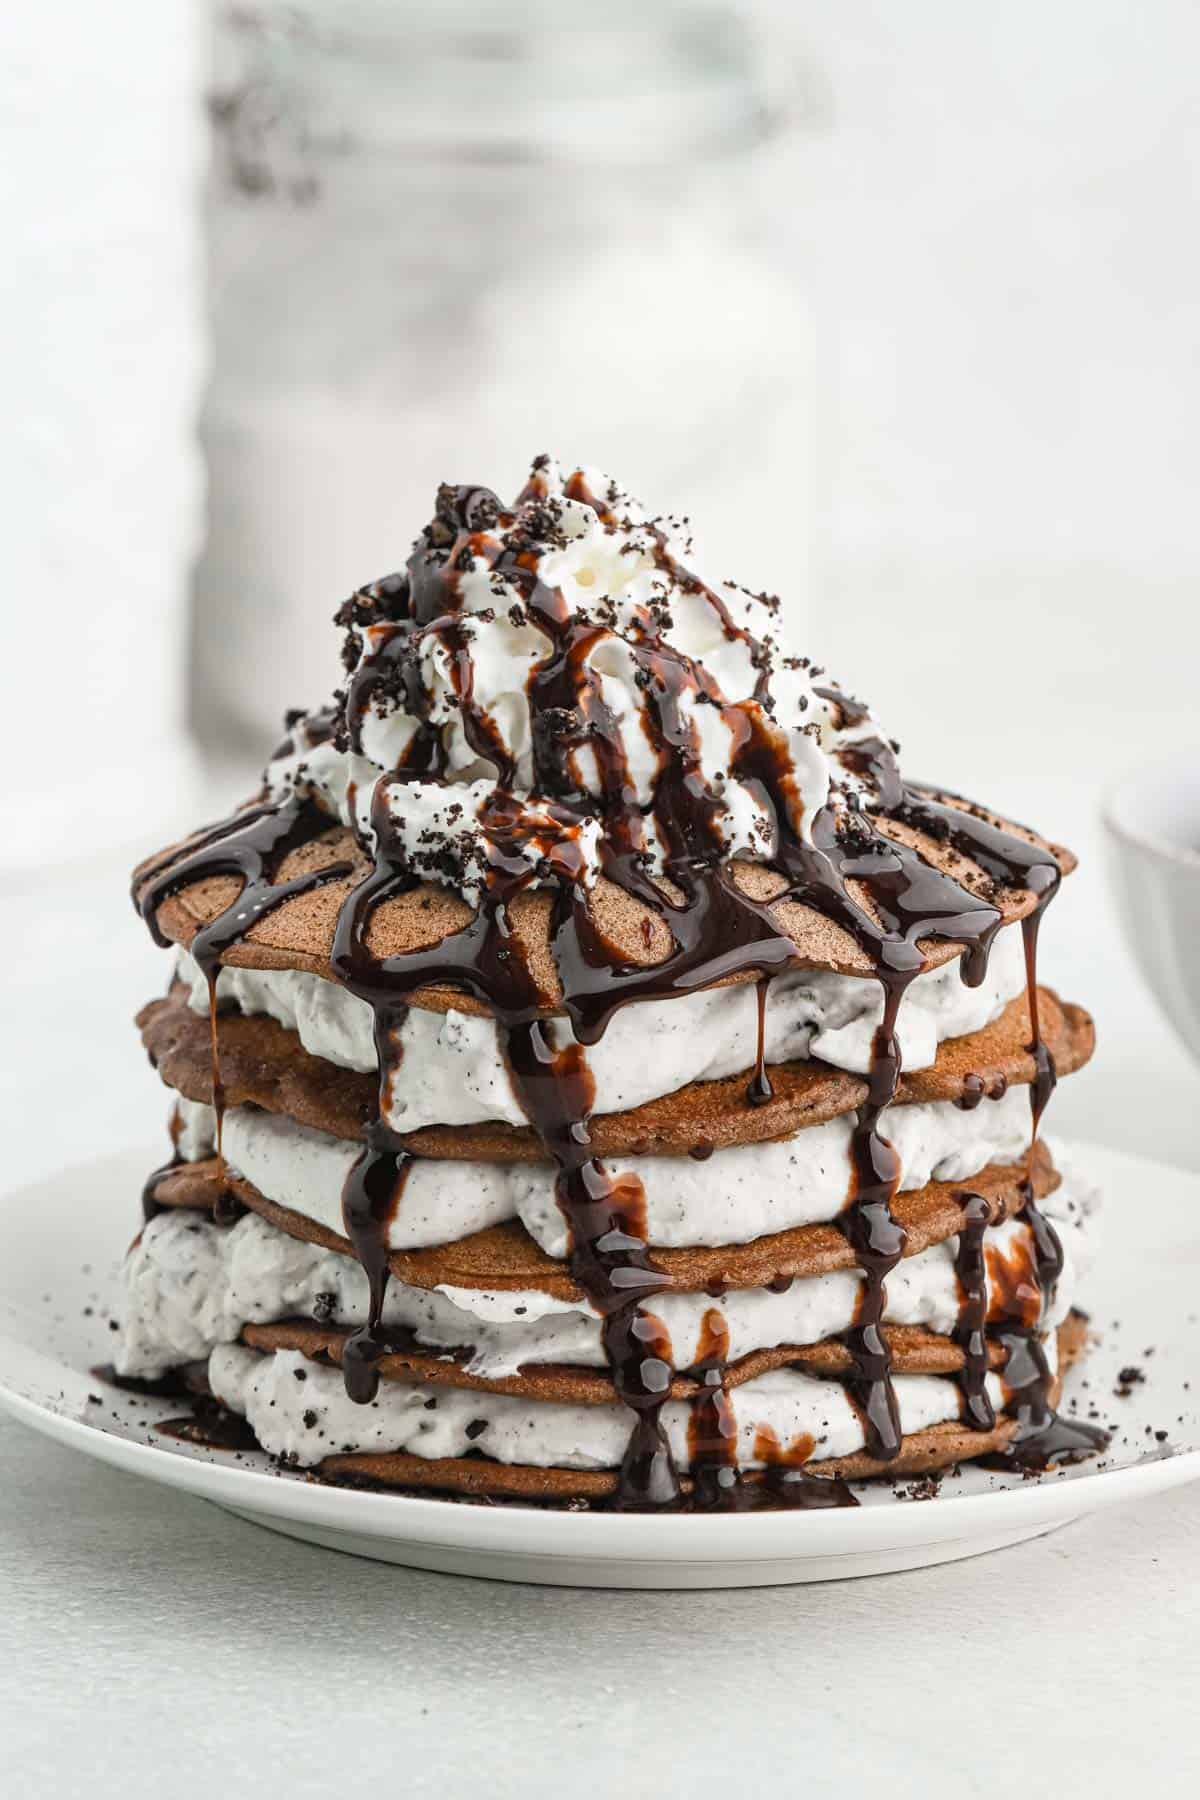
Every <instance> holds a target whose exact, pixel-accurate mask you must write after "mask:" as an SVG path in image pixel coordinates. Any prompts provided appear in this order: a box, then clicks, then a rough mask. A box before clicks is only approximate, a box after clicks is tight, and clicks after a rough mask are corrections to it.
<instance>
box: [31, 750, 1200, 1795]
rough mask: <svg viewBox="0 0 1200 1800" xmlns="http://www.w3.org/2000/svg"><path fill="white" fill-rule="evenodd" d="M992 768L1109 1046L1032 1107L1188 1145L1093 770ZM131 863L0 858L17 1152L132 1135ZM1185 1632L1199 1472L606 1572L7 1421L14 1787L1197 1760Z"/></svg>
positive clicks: (1120, 1784)
mask: <svg viewBox="0 0 1200 1800" xmlns="http://www.w3.org/2000/svg"><path fill="white" fill-rule="evenodd" d="M1003 798H1004V799H1005V801H1006V803H1009V804H1011V805H1012V806H1013V810H1014V811H1016V810H1017V807H1018V805H1023V806H1024V811H1025V812H1026V813H1027V814H1029V815H1032V816H1036V817H1038V818H1040V819H1045V820H1046V822H1047V823H1048V824H1051V823H1052V825H1053V828H1054V829H1055V831H1056V832H1058V833H1060V834H1061V835H1062V836H1063V837H1065V838H1067V839H1068V841H1070V842H1072V843H1073V844H1074V845H1076V847H1077V848H1079V849H1080V851H1081V852H1083V853H1084V854H1085V865H1084V869H1083V871H1082V872H1081V873H1080V875H1079V876H1077V877H1076V878H1075V879H1074V880H1073V881H1072V882H1071V883H1070V884H1069V885H1068V889H1067V891H1066V893H1065V895H1064V897H1063V899H1062V900H1061V902H1060V903H1059V905H1058V907H1056V909H1055V912H1054V913H1053V914H1052V915H1051V922H1050V923H1048V925H1047V929H1046V933H1045V940H1046V941H1045V948H1044V960H1045V968H1046V974H1047V978H1048V979H1049V980H1050V981H1051V982H1052V983H1054V984H1056V985H1058V986H1060V987H1061V988H1062V990H1063V991H1064V992H1066V993H1068V994H1069V995H1070V996H1071V997H1072V998H1076V999H1081V1000H1083V1001H1085V1002H1087V1003H1088V1004H1090V1005H1091V1006H1092V1007H1093V1008H1094V1010H1095V1011H1096V1012H1097V1013H1098V1015H1099V1019H1100V1027H1101V1045H1102V1049H1101V1055H1100V1056H1099V1058H1098V1059H1097V1063H1096V1065H1095V1066H1094V1067H1093V1069H1091V1070H1089V1071H1088V1072H1087V1073H1086V1074H1085V1075H1083V1076H1081V1077H1079V1078H1078V1079H1077V1080H1075V1081H1072V1082H1068V1083H1066V1084H1064V1088H1063V1090H1062V1091H1061V1092H1060V1094H1059V1095H1058V1097H1057V1098H1056V1101H1055V1107H1054V1121H1055V1123H1056V1124H1057V1126H1058V1127H1059V1129H1060V1130H1062V1131H1064V1132H1070V1133H1072V1134H1074V1135H1077V1136H1081V1137H1088V1136H1090V1137H1094V1138H1097V1139H1100V1140H1102V1141H1104V1142H1108V1143H1111V1144H1114V1145H1116V1146H1117V1147H1118V1148H1121V1149H1126V1150H1132V1151H1141V1152H1144V1153H1147V1154H1151V1155H1158V1156H1160V1157H1161V1158H1163V1159H1164V1160H1167V1161H1175V1162H1179V1163H1183V1164H1187V1165H1189V1166H1191V1167H1195V1168H1200V1137H1198V1136H1197V1135H1196V1133H1195V1126H1194V1120H1195V1115H1196V1103H1197V1100H1198V1099H1200V1077H1198V1076H1197V1073H1196V1071H1195V1069H1194V1068H1193V1067H1192V1065H1191V1064H1190V1062H1189V1060H1188V1059H1187V1057H1186V1055H1185V1054H1184V1052H1183V1051H1182V1050H1181V1049H1180V1048H1179V1047H1178V1046H1177V1044H1176V1043H1175V1041H1174V1040H1173V1039H1172V1038H1171V1036H1170V1035H1169V1033H1168V1031H1167V1028H1166V1026H1165V1025H1163V1024H1162V1023H1161V1022H1160V1021H1159V1019H1158V1017H1157V1015H1156V1014H1155V1012H1154V1010H1153V1008H1152V1006H1151V1003H1150V1002H1149V1000H1148V999H1147V998H1146V997H1145V995H1144V993H1143V990H1142V988H1141V986H1140V983H1139V982H1138V979H1137V977H1136V974H1135V972H1134V971H1133V970H1132V969H1131V967H1130V966H1129V962H1128V959H1127V956H1126V954H1125V951H1124V948H1123V946H1122V944H1121V942H1120V940H1119V937H1118V935H1117V930H1116V926H1115V922H1114V920H1113V918H1112V915H1111V913H1110V910H1109V907H1108V902H1107V895H1106V891H1105V885H1104V880H1103V871H1102V867H1101V862H1100V858H1099V857H1098V855H1097V854H1096V852H1097V850H1098V845H1097V844H1096V842H1095V830H1094V826H1093V823H1092V815H1093V812H1094V799H1093V797H1092V796H1091V795H1090V794H1085V793H1083V792H1081V791H1078V790H1074V789H1072V788H1071V787H1070V786H1069V785H1066V784H1058V791H1057V792H1055V793H1053V794H1047V793H1046V792H1045V789H1044V784H1043V788H1042V790H1041V791H1040V792H1039V794H1037V795H1034V794H1032V793H1031V794H1029V795H1028V796H1024V795H1009V796H1005V797H1003ZM1026 802H1027V803H1026ZM1051 802H1052V804H1051ZM126 866H127V862H126V859H124V858H121V859H117V858H111V859H106V860H105V861H103V862H98V863H96V864H93V865H91V866H90V867H88V868H87V869H84V870H76V871H73V872H72V874H71V878H70V881H69V884H66V885H65V886H64V884H63V883H62V882H58V883H54V884H46V883H45V882H41V883H36V884H34V885H32V886H29V887H28V888H25V889H22V890H20V891H9V892H8V893H4V892H0V933H2V934H3V935H2V938H0V941H3V942H4V943H5V944H6V946H8V948H9V963H8V966H7V968H6V971H5V982H6V989H7V995H8V1000H9V1006H8V1008H7V1011H8V1015H9V1030H8V1033H7V1045H8V1056H7V1059H6V1067H5V1069H4V1072H3V1082H4V1088H3V1095H4V1104H5V1119H6V1129H5V1133H4V1138H5V1150H6V1168H7V1170H8V1178H9V1180H10V1181H11V1182H12V1183H13V1184H14V1185H15V1184H17V1183H19V1182H21V1181H23V1180H27V1179H32V1178H34V1177H36V1176H37V1175H40V1174H42V1173H44V1172H46V1171H47V1170H48V1169H51V1168H52V1167H54V1166H55V1165H57V1164H63V1163H69V1162H73V1161H74V1162H82V1161H83V1160H84V1159H85V1158H86V1157H87V1156H88V1155H89V1154H90V1153H95V1152H96V1151H98V1150H109V1149H116V1148H119V1147H121V1146H122V1145H124V1144H127V1143H129V1142H131V1141H135V1140H136V1139H137V1138H139V1137H144V1136H145V1134H146V1129H147V1122H148V1120H150V1119H153V1118H155V1117H157V1116H161V1114H162V1113H163V1112H164V1111H165V1108H164V1105H163V1099H162V1095H161V1092H160V1091H158V1090H157V1089H156V1086H155V1083H154V1080H153V1077H152V1076H150V1075H149V1074H148V1073H147V1071H146V1068H145V1064H144V1060H143V1058H142V1056H141V1052H140V1049H139V1048H138V1046H137V1044H136V1039H135V1037H134V1034H133V1033H132V1032H131V1030H130V1028H129V1026H128V1024H127V1020H128V1017H129V1015H130V1014H131V1013H132V1012H133V1011H134V1010H135V1009H136V1007H137V1005H138V1004H139V1003H140V1002H141V1001H142V1000H143V999H144V998H146V997H147V995H149V994H151V993H153V992H155V991H157V990H158V989H159V988H160V987H161V985H162V982H163V962H162V958H161V957H160V956H158V955H156V954H155V953H154V952H153V951H152V950H151V949H149V948H148V946H147V944H146V942H145V941H144V938H143V936H142V934H141V933H140V930H139V928H138V927H137V926H136V924H135V921H134V919H133V916H132V914H131V913H130V912H128V911H127V907H126V902H125V900H124V894H123V885H124V870H125V868H126ZM18 946H19V950H17V953H16V954H14V949H16V947H18ZM81 970H89V971H90V973H89V974H87V975H81V974H80V973H79V972H80V971H81ZM1144 1198H1145V1202H1146V1204H1148V1205H1151V1204H1153V1195H1152V1194H1147V1195H1146V1196H1145V1197H1144ZM85 1200H86V1195H85V1194H82V1193H81V1204H82V1203H84V1202H85ZM134 1210H135V1196H132V1195H131V1196H130V1216H131V1219H132V1218H133V1215H134ZM1198 1665H1200V1484H1198V1485H1197V1486H1195V1487H1193V1488H1190V1489H1184V1490H1183V1491H1182V1492H1179V1493H1176V1494H1171V1495H1167V1496H1164V1497H1162V1498H1159V1499H1157V1500H1152V1501H1150V1502H1148V1503H1145V1504H1143V1505H1140V1506H1137V1507H1134V1508H1127V1509H1118V1510H1116V1511H1115V1512H1111V1513H1109V1512H1105V1513H1102V1514H1100V1515H1098V1516H1097V1517H1095V1518H1093V1519H1091V1520H1089V1521H1087V1522H1085V1523H1083V1524H1080V1525H1077V1526H1072V1527H1069V1528H1067V1529H1066V1530H1064V1531H1061V1532H1058V1533H1057V1534H1055V1535H1053V1536H1051V1537H1049V1538H1046V1539H1043V1540H1041V1541H1039V1542H1035V1543H1031V1544H1027V1545H1023V1546H1021V1547H1019V1548H1017V1549H1013V1550H1006V1551H1003V1552H1001V1553H998V1554H995V1555H992V1556H987V1557H982V1558H979V1559H977V1560H975V1561H972V1562H967V1563H960V1564H954V1565H950V1566H948V1567H945V1568H941V1569H931V1570H925V1571H921V1572H917V1573H913V1574H909V1575H895V1576H886V1577H880V1578H876V1579H870V1580H864V1581H858V1582H850V1583H839V1584H835V1585H829V1586H825V1587H807V1588H791V1589H788V1588H783V1589H776V1590H771V1589H757V1590H752V1591H748V1592H743V1593H736V1592H723V1593H722V1592H715V1593H707V1594H706V1593H693V1594H669V1593H664V1594H646V1593H643V1594H622V1593H615V1592H614V1593H604V1592H585V1591H573V1590H563V1589H557V1590H556V1589H536V1588H522V1587H510V1586H505V1585H502V1584H498V1583H496V1584H493V1583H487V1582H475V1581H469V1580H462V1579H455V1578H453V1577H448V1576H439V1575H431V1574H422V1573H418V1572H415V1571H409V1570H404V1569H400V1568H392V1567H388V1566H386V1565H383V1564H375V1563H368V1562H362V1561H358V1560H355V1559H352V1558H349V1557H344V1556H338V1555H335V1554H333V1553H331V1552H325V1551H321V1550H318V1549H314V1548H310V1547H308V1546H306V1545H303V1544H300V1543H295V1542H291V1541H289V1540H287V1539H285V1538H281V1537H276V1536H274V1535H272V1534H270V1533H268V1532H266V1531H263V1530H260V1529H258V1528H256V1527H254V1526H252V1525H248V1524H245V1523H243V1522H241V1521H240V1520H238V1519H235V1518H233V1517H229V1516H226V1515H224V1514H223V1513H221V1512H220V1511H218V1510H217V1509H216V1508H214V1507H212V1506H209V1505H207V1504H206V1503H204V1502H201V1501H198V1500H193V1499H189V1498H187V1497H185V1496H183V1495H180V1494H177V1493H174V1492H171V1491H168V1490H166V1489H163V1488H158V1487H156V1486H152V1485H150V1484H149V1483H142V1482H139V1481H137V1480H134V1479H131V1478H128V1477H125V1476H122V1475H118V1474H116V1473H114V1472H112V1471H110V1470H108V1469H105V1468H102V1467H101V1466H100V1465H99V1464H96V1463H92V1462H89V1461H86V1460H84V1459H83V1458H79V1457H75V1456H73V1455H71V1454H70V1453H69V1452H67V1451H65V1450H63V1449H61V1448H59V1447H58V1446H56V1445H53V1444H50V1443H48V1442H46V1441H44V1440H42V1439H41V1438H38V1437H36V1436H35V1435H33V1434H32V1433H30V1432H28V1431H26V1430H24V1429H23V1428H21V1427H20V1426H18V1425H16V1424H13V1423H10V1422H9V1421H7V1420H0V1769H3V1771H4V1774H3V1776H0V1791H2V1792H6V1793H13V1794H14V1795H17V1794H21V1795H24V1794H32V1793H41V1794H46V1795H50V1796H54V1797H58V1796H63V1797H67V1796H73V1795H76V1794H78V1795H80V1796H84V1795H86V1796H87V1797H88V1800H108V1797H109V1796H114V1797H115V1796H118V1795H120V1796H122V1797H123V1800H130V1797H133V1796H138V1795H142V1794H151V1793H153V1794H164V1795H170V1796H172V1797H174V1796H181V1797H182V1796H189V1795H193V1794H195V1795H201V1794H205V1795H208V1794H211V1793H214V1792H230V1793H243V1792H250V1791H251V1790H252V1789H260V1788H263V1787H265V1786H266V1785H267V1784H270V1785H272V1786H276V1787H278V1788H279V1789H280V1790H281V1791H283V1792H285V1793H286V1794H287V1795H288V1797H289V1800H300V1797H301V1796H307V1795H310V1794H311V1795H314V1796H315V1795H321V1796H325V1795H327V1794H328V1793H329V1791H330V1790H331V1787H332V1786H333V1784H334V1783H337V1784H338V1790H339V1791H341V1790H343V1789H344V1788H345V1787H347V1786H348V1784H349V1783H350V1782H355V1781H358V1782H361V1780H362V1779H363V1777H365V1776H370V1775H374V1774H376V1773H378V1774H380V1775H382V1776H383V1777H384V1779H385V1780H386V1781H387V1783H388V1785H389V1787H391V1788H394V1789H395V1791H397V1792H403V1793H405V1794H412V1793H430V1794H437V1795H439V1796H456V1795H460V1794H461V1795H474V1794H480V1795H484V1794H486V1795H489V1796H494V1797H495V1800H501V1797H503V1796H507V1795H510V1794H512V1795H516V1794H522V1795H540V1794H547V1795H548V1794H559V1793H562V1792H569V1793H578V1794H583V1793H586V1794H593V1793H596V1794H600V1793H627V1794H630V1795H642V1794H647V1795H649V1794H654V1795H655V1796H657V1797H661V1796H664V1795H671V1794H675V1793H684V1792H690V1793H700V1792H703V1793H713V1792H720V1791H723V1790H722V1789H720V1788H719V1787H718V1785H717V1784H718V1783H720V1782H721V1781H722V1780H723V1779H724V1780H726V1781H728V1780H734V1781H736V1782H737V1783H738V1784H739V1789H738V1790H737V1791H740V1792H744V1793H755V1792H759V1791H766V1790H767V1788H768V1784H769V1785H770V1787H771V1788H772V1789H773V1790H775V1791H782V1792H793V1791H796V1792H799V1791H801V1790H804V1791H808V1792H811V1793H814V1794H820V1793H824V1792H829V1791H831V1788H832V1785H833V1783H834V1782H835V1781H836V1782H837V1783H838V1784H839V1786H841V1785H843V1784H844V1783H845V1782H846V1780H847V1777H849V1778H850V1781H851V1782H852V1783H853V1785H854V1786H855V1787H858V1786H859V1785H860V1784H861V1783H862V1782H863V1781H864V1780H873V1779H878V1780H880V1781H886V1783H887V1785H888V1791H889V1792H890V1793H892V1794H897V1795H907V1794H913V1795H917V1794H921V1795H930V1794H932V1795H939V1794H951V1793H953V1794H960V1793H961V1794H971V1795H992V1794H995V1795H1004V1796H1006V1800H1007V1797H1011V1795H1012V1794H1013V1793H1014V1792H1017V1791H1020V1789H1021V1788H1022V1786H1024V1787H1025V1791H1027V1792H1032V1793H1040V1792H1047V1791H1050V1790H1051V1789H1057V1790H1062V1791H1068V1792H1073V1793H1080V1794H1091V1795H1102V1794H1116V1793H1118V1792H1122V1793H1126V1792H1128V1790H1129V1789H1130V1787H1131V1786H1132V1785H1134V1784H1138V1783H1145V1782H1146V1781H1149V1782H1151V1783H1152V1784H1153V1789H1154V1792H1155V1793H1156V1794H1158V1795H1174V1794H1185V1793H1187V1794H1194V1793H1195V1792H1196V1791H1197V1784H1198V1783H1200V1758H1198V1755H1197V1729H1196V1727H1197V1717H1196V1705H1195V1693H1196V1677H1197V1672H1198Z"/></svg>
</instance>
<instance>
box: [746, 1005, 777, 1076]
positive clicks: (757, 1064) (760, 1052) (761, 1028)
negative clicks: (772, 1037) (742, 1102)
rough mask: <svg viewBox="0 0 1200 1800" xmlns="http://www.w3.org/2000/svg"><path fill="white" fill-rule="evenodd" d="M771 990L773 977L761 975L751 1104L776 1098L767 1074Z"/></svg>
mask: <svg viewBox="0 0 1200 1800" xmlns="http://www.w3.org/2000/svg"><path fill="white" fill-rule="evenodd" d="M770 991H771V977H770V976H769V975H763V976H760V977H759V980H758V982H757V983H756V991H755V998H756V1000H757V1002H758V1048H757V1051H756V1053H755V1058H754V1075H753V1078H752V1079H751V1082H750V1085H749V1087H747V1089H746V1098H747V1100H748V1101H749V1102H750V1104H751V1106H765V1105H766V1104H767V1101H768V1100H773V1099H774V1098H775V1089H774V1088H773V1087H772V1086H771V1079H770V1076H769V1075H768V1074H767V996H768V994H769V993H770Z"/></svg>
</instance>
